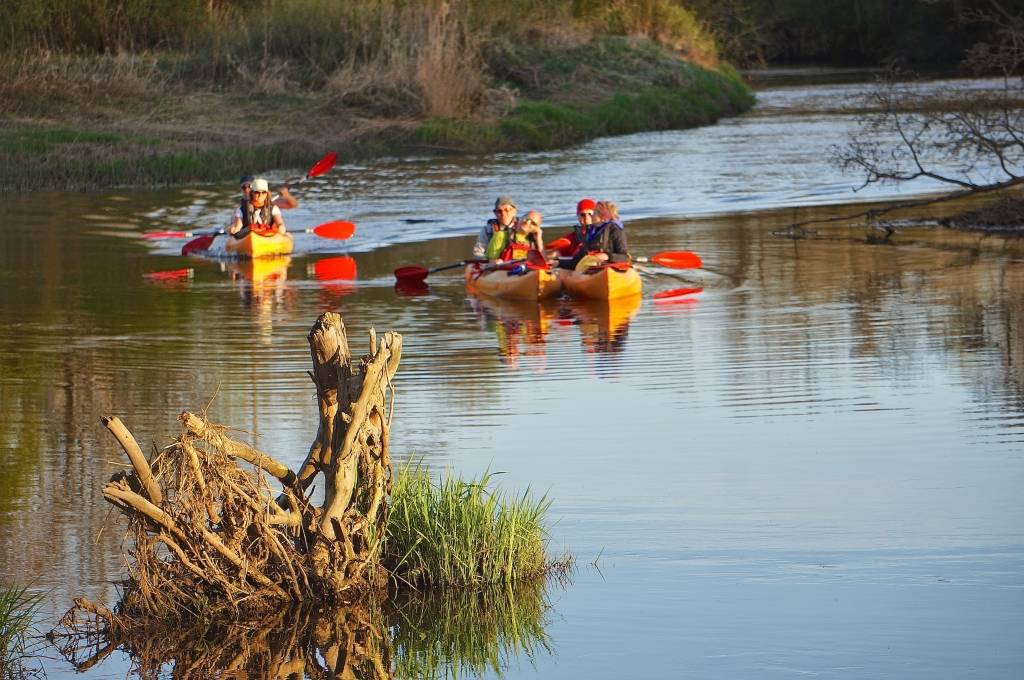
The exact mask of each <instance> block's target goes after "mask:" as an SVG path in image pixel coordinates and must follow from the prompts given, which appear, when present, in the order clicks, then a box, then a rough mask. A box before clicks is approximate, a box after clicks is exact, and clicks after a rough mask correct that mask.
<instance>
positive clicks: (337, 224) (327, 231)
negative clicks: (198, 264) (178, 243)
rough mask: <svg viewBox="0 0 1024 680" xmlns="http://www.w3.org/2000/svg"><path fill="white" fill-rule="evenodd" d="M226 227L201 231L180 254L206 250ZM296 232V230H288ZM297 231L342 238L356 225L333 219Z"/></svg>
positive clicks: (223, 232)
mask: <svg viewBox="0 0 1024 680" xmlns="http://www.w3.org/2000/svg"><path fill="white" fill-rule="evenodd" d="M226 233H228V232H227V229H215V230H213V231H208V232H205V233H202V234H201V235H200V236H197V237H196V238H194V239H192V240H191V241H189V242H188V243H186V244H185V245H183V246H182V247H181V254H182V255H189V254H191V253H196V252H199V251H201V250H207V249H209V247H210V246H211V245H212V244H213V240H214V239H215V238H217V237H218V236H221V235H223V234H226ZM289 233H293V234H294V233H296V232H294V231H293V232H289ZM299 233H303V234H316V235H317V236H319V237H321V238H330V239H337V240H344V239H347V238H351V237H352V235H353V234H355V233H356V225H354V224H352V223H351V222H346V221H345V220H335V221H333V222H324V223H323V224H320V225H317V226H315V227H313V228H312V229H302V230H301V231H300V232H299Z"/></svg>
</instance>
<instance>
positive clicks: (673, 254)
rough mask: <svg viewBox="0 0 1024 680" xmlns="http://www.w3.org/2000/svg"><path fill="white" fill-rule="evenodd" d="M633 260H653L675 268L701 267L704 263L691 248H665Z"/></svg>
mask: <svg viewBox="0 0 1024 680" xmlns="http://www.w3.org/2000/svg"><path fill="white" fill-rule="evenodd" d="M633 262H653V263H655V264H660V265H661V266H662V267H671V268H673V269H699V268H700V267H702V266H703V265H704V263H703V262H702V261H701V259H700V256H699V255H697V253H694V252H692V251H689V250H663V251H662V252H660V253H656V254H654V255H652V256H651V257H634V258H633Z"/></svg>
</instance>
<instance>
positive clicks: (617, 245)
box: [555, 198, 629, 269]
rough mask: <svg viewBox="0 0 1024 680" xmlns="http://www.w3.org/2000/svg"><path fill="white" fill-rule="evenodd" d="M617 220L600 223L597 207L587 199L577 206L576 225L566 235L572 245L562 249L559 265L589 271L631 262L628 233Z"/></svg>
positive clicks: (559, 255) (558, 254)
mask: <svg viewBox="0 0 1024 680" xmlns="http://www.w3.org/2000/svg"><path fill="white" fill-rule="evenodd" d="M620 224H621V223H619V222H617V221H615V220H614V219H613V220H609V221H606V222H602V223H600V224H598V218H597V204H596V203H594V201H593V199H590V198H584V199H583V200H581V201H580V202H579V203H577V204H576V226H575V227H573V231H572V233H571V234H566V238H567V239H568V240H569V244H568V245H566V246H563V247H562V248H559V249H558V250H557V251H555V253H556V254H557V256H558V266H559V267H561V268H562V269H581V268H582V269H586V268H587V267H590V266H593V265H595V264H601V263H603V262H629V249H628V247H627V244H626V231H625V230H624V229H623V228H622V227H621V226H620Z"/></svg>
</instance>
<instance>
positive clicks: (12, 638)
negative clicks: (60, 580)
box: [0, 585, 43, 678]
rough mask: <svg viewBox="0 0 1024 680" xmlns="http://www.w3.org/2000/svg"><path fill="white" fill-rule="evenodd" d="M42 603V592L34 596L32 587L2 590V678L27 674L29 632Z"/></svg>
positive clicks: (0, 621) (0, 662) (0, 619)
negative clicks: (31, 590)
mask: <svg viewBox="0 0 1024 680" xmlns="http://www.w3.org/2000/svg"><path fill="white" fill-rule="evenodd" d="M42 600H43V595H42V593H31V592H29V590H28V588H24V587H21V586H16V585H7V586H2V587H0V677H4V678H14V677H22V676H24V675H26V674H27V671H26V669H25V661H26V659H28V658H29V657H30V656H31V650H30V649H29V632H30V631H31V629H32V619H33V618H34V617H35V615H36V612H37V611H38V610H39V607H40V606H41V605H42Z"/></svg>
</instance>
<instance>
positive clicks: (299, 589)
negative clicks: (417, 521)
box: [69, 312, 402, 626]
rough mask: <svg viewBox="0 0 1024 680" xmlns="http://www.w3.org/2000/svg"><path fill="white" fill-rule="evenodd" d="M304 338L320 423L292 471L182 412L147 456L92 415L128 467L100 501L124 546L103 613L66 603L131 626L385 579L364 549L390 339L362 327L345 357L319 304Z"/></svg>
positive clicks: (374, 541)
mask: <svg viewBox="0 0 1024 680" xmlns="http://www.w3.org/2000/svg"><path fill="white" fill-rule="evenodd" d="M309 345H310V351H311V354H312V358H313V370H312V371H311V373H310V376H311V377H312V379H313V382H314V384H315V386H316V393H317V398H318V400H319V406H320V419H319V420H320V422H319V427H318V429H317V434H316V438H315V439H314V441H313V444H312V445H311V446H310V448H309V454H308V456H307V457H306V460H305V462H304V463H303V464H302V466H301V467H300V468H299V471H298V473H296V472H293V471H292V470H290V469H289V468H288V466H286V465H284V464H282V463H281V462H279V461H278V460H276V459H275V458H274V457H273V456H271V455H269V454H267V453H265V452H262V451H259V450H257V449H255V448H253V447H252V446H250V445H248V444H245V443H243V442H240V441H236V440H234V439H232V438H231V437H229V436H228V430H227V428H225V427H223V426H220V425H215V424H213V423H210V422H209V421H207V420H206V419H205V418H204V417H203V416H200V415H197V414H194V413H189V412H185V413H182V414H181V416H180V418H179V420H180V421H181V424H182V428H183V432H182V434H181V435H180V436H179V437H178V438H177V439H176V440H175V442H174V443H173V444H172V445H170V446H168V447H166V448H164V449H163V450H161V451H159V452H158V453H157V454H156V455H155V456H154V457H153V459H152V460H150V461H147V460H146V458H145V457H144V456H143V454H142V451H141V449H140V448H139V446H138V444H137V443H136V441H135V438H134V437H133V436H132V434H131V433H130V432H129V431H128V429H127V428H126V427H125V426H124V424H123V423H122V422H121V421H120V419H118V418H116V417H107V418H104V419H103V424H104V425H105V426H106V427H107V429H108V430H109V431H110V432H111V433H112V434H113V435H114V437H115V438H116V439H117V441H118V443H119V444H120V445H121V447H122V448H123V449H124V451H125V453H126V454H127V456H128V458H129V460H130V462H131V471H129V472H121V473H118V474H117V475H115V476H114V477H113V478H112V479H111V480H110V481H109V482H108V483H107V484H106V486H105V487H104V488H103V495H104V497H105V498H106V499H107V500H108V501H109V502H110V503H112V504H113V505H115V506H117V507H118V508H119V509H120V510H121V511H122V512H123V513H124V514H125V515H126V516H127V518H128V531H129V533H130V534H131V536H132V538H133V542H134V547H133V548H132V552H131V555H130V558H131V559H130V561H129V568H130V574H129V579H128V583H127V588H126V590H125V592H124V593H123V597H122V599H121V602H120V603H119V604H118V606H117V607H116V608H115V611H113V612H110V611H109V610H104V609H102V608H98V607H96V606H95V605H93V604H91V603H89V602H88V601H86V600H79V601H76V609H78V610H79V611H80V612H81V613H84V614H88V615H92V616H93V617H94V618H96V617H98V618H101V619H107V620H108V621H107V623H108V625H112V626H117V625H120V626H130V625H131V623H132V621H136V620H141V619H147V620H151V619H153V618H156V619H162V620H182V619H196V618H204V617H208V616H210V615H211V614H215V613H216V614H218V615H220V614H222V613H224V612H225V611H229V612H232V613H233V614H235V615H239V614H241V613H243V612H244V613H247V614H249V615H252V614H260V613H266V612H268V611H273V610H276V609H279V608H280V606H281V604H282V603H286V602H304V601H311V600H316V601H317V602H353V601H356V600H358V599H360V598H362V597H363V596H365V595H366V594H367V593H370V592H373V591H376V590H379V589H380V588H382V587H383V586H384V585H386V582H387V574H386V572H385V570H384V568H383V567H382V566H381V565H380V564H379V562H378V560H377V556H378V555H379V548H380V542H381V540H382V539H383V534H384V532H383V527H384V523H385V522H386V520H387V512H388V502H387V499H388V496H389V492H390V485H391V467H390V461H389V458H388V430H389V426H390V419H391V409H392V407H393V405H394V391H393V387H392V379H393V378H394V375H395V372H396V370H397V369H398V363H399V359H400V357H401V349H402V338H401V336H400V335H398V334H396V333H390V332H389V333H385V334H384V335H383V336H382V337H381V338H377V336H376V334H375V333H373V331H371V332H370V352H369V354H367V355H365V356H363V357H362V358H361V359H359V360H357V361H353V360H352V357H351V355H350V352H349V347H348V339H347V337H346V334H345V326H344V324H343V323H342V320H341V317H340V316H339V315H337V314H335V313H330V312H329V313H326V314H323V315H322V316H321V317H320V318H319V319H318V320H317V321H316V323H315V324H314V325H313V328H312V330H311V331H310V333H309ZM239 461H243V462H244V463H246V464H247V465H246V466H244V467H243V466H242V465H239V464H238V462H239ZM320 474H322V475H323V477H324V484H325V490H326V493H325V498H324V501H323V503H322V504H320V505H314V504H313V503H312V502H311V500H310V498H309V497H308V496H307V490H308V489H309V488H310V486H311V484H312V482H313V481H314V479H315V478H316V477H317V476H318V475H320ZM73 611H74V610H73ZM97 612H100V613H99V614H98V613H97ZM69 614H72V612H69Z"/></svg>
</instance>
